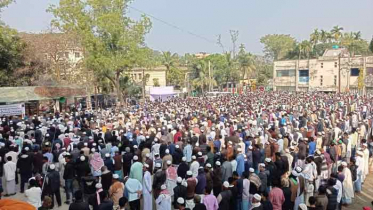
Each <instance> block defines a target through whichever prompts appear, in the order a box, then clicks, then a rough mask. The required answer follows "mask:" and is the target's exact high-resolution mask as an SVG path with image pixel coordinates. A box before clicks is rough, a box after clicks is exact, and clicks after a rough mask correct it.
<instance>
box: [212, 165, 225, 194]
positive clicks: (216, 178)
mask: <svg viewBox="0 0 373 210" xmlns="http://www.w3.org/2000/svg"><path fill="white" fill-rule="evenodd" d="M220 165H221V163H220V162H219V161H216V163H215V168H214V170H213V171H212V180H213V191H214V195H215V197H217V196H218V195H219V193H220V192H221V187H222V176H223V175H222V172H221V167H220Z"/></svg>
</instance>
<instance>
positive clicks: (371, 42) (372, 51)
mask: <svg viewBox="0 0 373 210" xmlns="http://www.w3.org/2000/svg"><path fill="white" fill-rule="evenodd" d="M369 50H370V52H371V53H373V37H372V40H371V41H370V44H369Z"/></svg>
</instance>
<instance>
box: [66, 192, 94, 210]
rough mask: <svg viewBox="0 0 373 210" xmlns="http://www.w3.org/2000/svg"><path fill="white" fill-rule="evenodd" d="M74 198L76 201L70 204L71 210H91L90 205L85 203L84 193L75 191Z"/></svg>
mask: <svg viewBox="0 0 373 210" xmlns="http://www.w3.org/2000/svg"><path fill="white" fill-rule="evenodd" d="M74 198H75V200H74V202H73V203H71V204H70V206H69V210H90V208H89V205H88V203H87V202H85V201H83V192H82V191H80V190H78V191H75V193H74Z"/></svg>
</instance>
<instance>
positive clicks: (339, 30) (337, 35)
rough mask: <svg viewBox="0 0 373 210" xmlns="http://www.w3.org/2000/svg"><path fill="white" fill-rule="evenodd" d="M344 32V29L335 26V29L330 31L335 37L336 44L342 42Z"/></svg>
mask: <svg viewBox="0 0 373 210" xmlns="http://www.w3.org/2000/svg"><path fill="white" fill-rule="evenodd" d="M342 31H343V27H339V26H334V27H333V29H332V30H331V31H330V34H331V35H332V36H333V38H334V40H335V41H336V42H340V41H341V38H342V35H343V34H342Z"/></svg>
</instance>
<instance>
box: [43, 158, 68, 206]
mask: <svg viewBox="0 0 373 210" xmlns="http://www.w3.org/2000/svg"><path fill="white" fill-rule="evenodd" d="M55 169H56V166H55V165H54V164H51V165H50V166H49V173H48V175H47V177H46V179H47V180H46V183H45V184H46V185H47V188H48V192H47V194H49V195H50V197H51V198H52V209H53V207H54V196H56V199H57V204H58V207H60V206H61V193H60V187H61V185H60V174H59V173H58V171H56V170H55ZM65 170H66V169H65Z"/></svg>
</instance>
